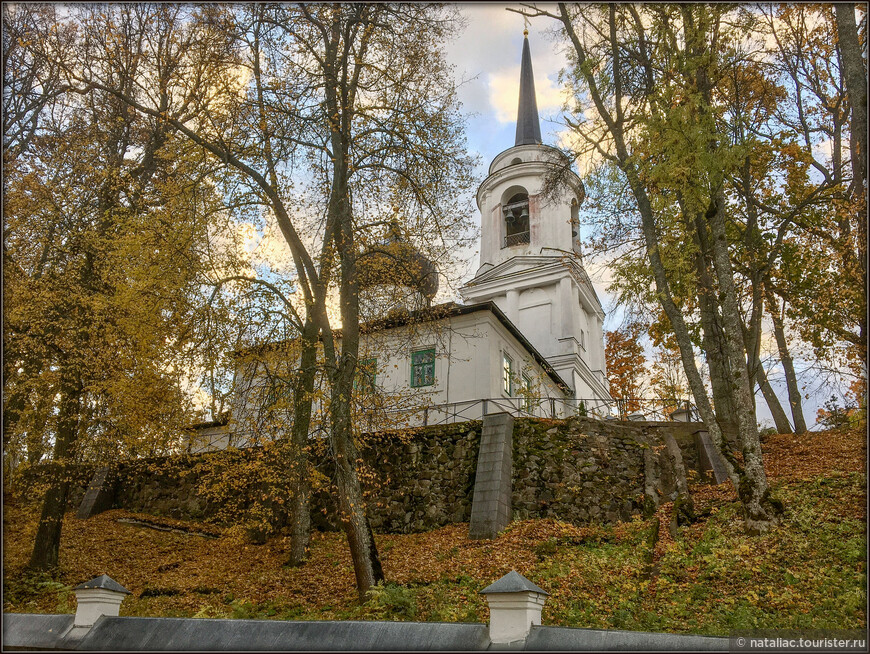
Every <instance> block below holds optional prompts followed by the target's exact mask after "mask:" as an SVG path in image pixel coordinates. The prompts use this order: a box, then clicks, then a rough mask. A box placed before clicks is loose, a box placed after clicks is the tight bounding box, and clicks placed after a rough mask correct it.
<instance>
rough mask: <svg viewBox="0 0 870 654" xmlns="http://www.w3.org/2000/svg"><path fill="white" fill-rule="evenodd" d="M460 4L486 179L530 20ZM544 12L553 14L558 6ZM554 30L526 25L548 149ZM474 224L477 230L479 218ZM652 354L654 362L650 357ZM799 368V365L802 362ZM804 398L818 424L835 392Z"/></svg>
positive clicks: (603, 272) (556, 93)
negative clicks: (823, 407) (819, 411)
mask: <svg viewBox="0 0 870 654" xmlns="http://www.w3.org/2000/svg"><path fill="white" fill-rule="evenodd" d="M459 6H460V8H461V10H462V12H463V14H464V15H465V17H466V19H467V26H466V28H465V30H464V31H463V32H462V34H461V35H460V36H459V37H458V38H456V39H455V40H454V41H452V42H450V43H449V44H448V45H447V46H446V48H445V52H446V55H447V58H448V61H450V63H452V64H453V65H455V67H456V75H457V78H458V79H460V80H465V82H464V83H463V84H462V86H461V87H460V93H459V99H460V101H461V102H462V105H463V107H462V108H463V111H464V112H465V113H466V114H467V115H468V131H467V138H468V147H469V150H470V151H471V152H473V153H477V154H479V155H480V165H479V169H478V171H477V172H478V176H479V178H480V179H481V180H483V178H484V177H485V175H486V169H487V167H488V166H489V163H490V162H491V161H492V160H493V158H494V157H495V156H496V155H497V154H498V153H500V152H502V151H503V150H505V149H507V148H509V147H511V146H512V145H513V143H514V132H515V129H516V112H517V103H518V98H519V77H520V57H521V53H522V45H523V29H524V19H523V17H522V16H520V15H519V14H516V13H513V12H510V11H507V10H506V7H512V8H519V7H520V5H519V4H508V5H506V4H500V3H461V4H460V5H459ZM538 6H539V7H540V8H544V9H551V10H553V11H555V6H552V7H551V6H549V5H546V4H539V5H538ZM553 24H554V21H553V20H552V19H549V18H546V17H541V18H536V19H532V20H530V21H529V27H528V29H529V46H530V49H531V54H532V67H533V70H534V76H535V91H536V95H537V103H538V113H539V116H540V120H541V134H542V139H543V142H544V143H545V144H550V145H556V144H558V143H559V142H560V132H561V131H562V130H563V129H564V127H563V123H562V122H561V120H560V116H561V109H562V103H563V95H562V93H561V91H560V88H559V83H558V75H559V70H560V69H561V68H562V67H563V66H564V65H565V58H564V55H562V54H560V52H559V46H558V45H557V44H556V43H554V41H553V39H552V37H550V36H549V35H548V34H547V30H548V28H552V26H553ZM475 220H476V224H477V225H478V226H479V225H480V215H479V214H477V215H476V216H475ZM582 233H583V231H582V226H581V234H582ZM469 263H470V265H469V273H468V277H469V278H470V277H471V276H472V275H473V274H474V271H475V270H476V269H477V267H478V265H479V262H478V261H477V259H476V258H474V260H472V261H470V262H469ZM586 267H587V272H588V273H589V276H590V278H591V279H592V283H593V286H594V287H595V291H596V293H597V294H598V297H599V299H600V300H601V304H602V306H603V308H604V310H605V312H606V313H607V319H606V320H605V325H604V326H605V329H615V328H617V327H619V326H620V322H621V320H622V312H621V310H620V308H619V307H618V306H617V305H616V303H615V301H614V298H613V296H612V295H611V294H610V293H608V292H607V283H608V271H607V267H606V265H604V263H603V262H594V261H593V262H590V261H588V260H587V261H586ZM647 356H648V358H650V359H651V356H652V353H651V351H649V352H648V353H647ZM796 363H797V364H798V365H799V361H798V362H796ZM770 381H771V384H772V385H773V387H774V389H775V390H776V391H777V395H778V396H779V397H780V400H781V402H782V403H783V406H784V407H787V406H788V402H787V399H786V398H787V395H786V389H785V384H784V381H782V380H781V379H779V378H778V376H777V375H776V373H775V372H774V374H771V376H770ZM806 393H807V394H808V395H809V396H810V397H809V399H806V400H805V403H804V414H805V418H806V419H807V422H808V424H812V423H813V422H814V420H815V414H816V409H817V408H818V407H819V406H821V405H822V403H823V402H824V401H825V400H826V399H828V398H829V397H830V396H831V394H832V393H831V389H829V388H828V387H826V386H824V385H823V384H822V385H819V384H818V383H817V384H816V385H815V387H813V386H812V385H808V387H807V389H806ZM757 407H758V410H757V413H758V420H759V422H760V423H761V424H762V425H771V426H772V424H773V421H772V419H771V418H770V413H769V410H768V408H767V404H766V403H765V402H764V400H763V398H762V397H761V395H760V393H759V394H758V397H757ZM786 411H788V409H787V408H786Z"/></svg>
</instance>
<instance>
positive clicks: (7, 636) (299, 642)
mask: <svg viewBox="0 0 870 654" xmlns="http://www.w3.org/2000/svg"><path fill="white" fill-rule="evenodd" d="M532 586H534V584H532ZM534 587H535V588H537V587H536V586H534ZM72 625H73V616H72V615H38V614H32V613H31V614H28V613H4V614H3V648H4V649H13V648H14V649H37V650H52V649H53V650H78V651H81V650H103V651H172V650H180V651H243V650H247V651H251V650H258V651H318V650H319V651H323V650H345V651H348V650H350V651H354V650H356V651H360V650H375V651H389V650H399V651H401V650H411V651H414V650H417V651H419V650H436V651H437V650H451V651H484V650H514V651H519V650H526V651H544V650H550V651H554V650H555V651H565V650H571V651H596V650H602V651H606V650H610V651H613V650H633V651H644V650H646V651H668V650H670V651H680V650H682V651H727V650H728V646H729V640H728V638H718V637H712V636H694V635H684V634H667V633H649V632H637V631H616V630H605V629H575V628H570V627H542V626H538V625H534V626H532V629H531V633H530V634H529V636H528V638H527V639H526V640H525V641H524V642H523V641H518V642H514V643H510V644H497V643H491V642H490V640H489V630H488V629H487V626H486V625H484V624H474V623H452V622H363V621H348V622H301V621H299V622H297V621H292V620H291V621H284V620H210V619H193V618H133V617H108V616H103V617H101V618H99V619H98V620H97V622H96V623H95V624H94V626H93V627H91V628H90V629H87V628H83V627H78V628H75V627H73V626H72ZM82 632H84V633H82Z"/></svg>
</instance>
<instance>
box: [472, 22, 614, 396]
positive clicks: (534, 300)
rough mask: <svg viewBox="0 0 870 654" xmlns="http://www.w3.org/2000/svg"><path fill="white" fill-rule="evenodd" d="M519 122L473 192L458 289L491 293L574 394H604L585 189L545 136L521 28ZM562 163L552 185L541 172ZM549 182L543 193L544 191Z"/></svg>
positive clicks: (480, 296) (478, 295)
mask: <svg viewBox="0 0 870 654" xmlns="http://www.w3.org/2000/svg"><path fill="white" fill-rule="evenodd" d="M524 35H525V38H524V39H523V52H522V64H521V67H520V94H519V96H520V97H519V106H518V109H517V130H516V139H515V143H514V145H513V147H511V148H508V149H507V150H505V151H504V152H502V153H500V154H498V155H497V156H496V157H495V159H494V160H493V161H492V163H491V164H490V167H489V176H488V177H487V178H486V179H485V180H484V181H483V183H482V184H481V185H480V188H479V189H478V191H477V206H478V208H479V210H480V216H481V244H480V267H479V268H478V270H477V274H476V275H475V277H474V278H473V279H472V280H471V281H469V282H468V283H467V284H466V285H465V286H464V287H463V288H461V289H460V291H459V292H460V293H461V294H462V296H463V297H464V298H465V299H466V300H467V301H468V302H484V301H487V300H491V301H493V302H495V304H496V305H498V307H499V308H500V309H501V310H502V311H504V313H505V314H506V315H507V317H508V318H509V319H510V320H511V322H513V323H514V324H515V325H516V326H517V327H518V328H519V330H520V331H521V332H522V333H523V334H524V335H525V336H526V338H528V340H529V341H530V342H531V343H532V345H534V346H535V348H536V349H537V350H538V351H539V352H540V353H541V354H542V355H543V356H544V357H545V358H546V359H547V361H548V362H549V363H550V365H552V366H553V368H554V369H555V370H556V372H558V373H559V375H560V376H561V377H562V379H564V380H565V381H566V382H568V384H570V385H571V387H572V388H573V390H574V397H576V398H580V399H594V398H598V399H602V400H606V399H610V394H609V393H608V387H607V379H606V376H605V372H604V339H603V331H602V325H603V322H604V311H603V310H602V308H601V303H600V302H599V300H598V297H597V295H596V293H595V290H594V289H593V288H592V283H591V281H590V280H589V276H588V275H587V274H586V271H585V270H584V268H583V264H582V257H581V254H582V252H581V247H580V245H581V244H580V228H579V207H580V203H581V202H583V199H584V197H585V191H584V189H583V184H582V182H581V181H580V178H579V177H578V176H577V175H576V174H575V173H574V172H573V170H571V161H570V160H569V159H568V158H567V157H566V156H565V155H564V154H563V153H562V152H560V151H559V150H557V149H556V148H553V147H550V146H548V145H543V143H542V141H541V125H540V121H539V119H538V105H537V100H536V98H535V79H534V75H533V72H532V56H531V51H530V48H529V39H528V32H527V31H526V32H524ZM554 170H561V171H562V172H563V174H562V175H560V180H561V181H560V182H559V183H558V185H557V187H556V188H555V190H549V189H545V180H546V179H547V177H548V174H549V176H550V177H552V176H553V171H554ZM545 191H546V192H545Z"/></svg>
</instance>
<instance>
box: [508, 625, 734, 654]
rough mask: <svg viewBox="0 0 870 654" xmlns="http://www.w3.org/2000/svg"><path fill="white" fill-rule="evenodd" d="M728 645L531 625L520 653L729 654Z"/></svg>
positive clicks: (706, 638)
mask: <svg viewBox="0 0 870 654" xmlns="http://www.w3.org/2000/svg"><path fill="white" fill-rule="evenodd" d="M729 643H730V641H729V639H728V638H722V637H720V636H695V635H691V634H665V633H651V632H648V631H619V630H616V629H578V628H574V627H541V626H539V625H533V626H532V630H531V632H530V633H529V636H528V638H526V642H525V647H524V649H526V650H528V651H541V650H544V651H554V650H555V651H559V650H563V651H564V650H570V651H575V652H614V651H617V652H627V651H634V652H644V651H646V652H649V651H653V652H656V651H659V652H661V651H665V652H680V651H682V652H727V651H730V645H729Z"/></svg>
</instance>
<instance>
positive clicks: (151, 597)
mask: <svg viewBox="0 0 870 654" xmlns="http://www.w3.org/2000/svg"><path fill="white" fill-rule="evenodd" d="M864 458H865V445H864V438H863V432H859V431H854V430H853V431H847V432H826V433H820V434H810V435H807V436H804V437H800V438H796V437H792V436H783V435H781V436H773V437H771V438H770V439H769V440H768V441H767V443H766V444H765V459H766V464H767V469H768V472H769V475H770V477H771V481H772V485H773V488H774V492H775V494H776V495H777V496H778V497H780V498H781V499H782V500H783V501H784V502H785V504H786V507H787V514H786V517H785V520H784V522H783V524H782V525H781V526H779V527H777V528H776V529H775V530H773V531H772V532H771V533H769V534H767V535H764V536H761V537H754V538H750V537H747V536H745V535H744V534H743V533H742V531H741V527H740V521H739V518H738V515H737V513H738V512H737V509H738V504H737V503H736V502H735V496H734V493H733V490H732V489H731V486H730V484H726V485H722V486H720V487H715V488H713V487H702V488H698V489H696V503H697V505H698V508H700V509H702V510H703V509H705V508H709V509H710V515H709V517H707V518H705V519H703V520H702V521H701V522H699V523H697V524H695V525H692V526H689V527H685V528H681V529H680V530H679V534H678V537H677V539H676V540H674V539H673V538H672V537H671V536H670V534H669V533H668V530H667V528H662V529H661V530H660V532H659V537H658V540H656V541H653V538H652V537H653V536H654V530H653V519H650V520H636V521H634V522H631V523H625V524H621V525H617V526H615V527H611V528H604V527H589V528H578V527H574V526H572V525H568V524H565V523H559V522H555V521H552V520H527V521H522V522H515V523H513V524H512V525H511V526H510V527H509V528H508V529H507V530H506V532H505V533H504V534H502V535H501V536H500V537H499V538H498V539H497V540H494V541H471V540H468V539H467V538H466V534H467V528H468V527H467V525H462V524H460V525H453V526H449V527H445V528H443V529H438V530H436V531H433V532H429V533H425V534H412V535H387V534H384V535H379V536H378V537H377V544H378V548H379V550H380V553H381V558H382V562H383V566H384V570H385V573H386V575H387V578H388V579H389V581H390V583H389V584H388V585H387V586H386V587H385V588H384V589H382V590H380V591H379V592H378V593H377V594H376V595H375V596H374V597H373V598H372V599H371V600H370V601H369V602H368V603H367V604H365V605H359V604H358V603H357V602H356V594H355V591H354V587H353V572H352V569H351V565H350V556H349V553H348V551H347V546H346V544H345V542H344V538H343V536H342V535H341V534H336V533H316V534H315V535H314V538H313V542H312V556H311V561H310V562H309V563H308V564H307V565H306V566H304V567H302V568H297V569H288V568H284V567H282V562H283V560H284V558H285V555H284V552H285V548H286V545H287V544H286V542H285V541H284V540H283V539H282V538H281V537H277V538H273V539H270V540H269V541H268V542H267V543H266V544H265V545H260V546H257V545H251V544H249V543H246V542H244V540H243V539H242V538H240V537H239V536H237V535H236V534H237V532H239V530H229V531H227V532H226V533H225V534H224V535H223V536H222V537H221V538H219V539H217V540H213V539H206V538H202V537H199V536H195V535H190V534H182V533H175V532H163V531H155V530H152V529H146V528H143V527H140V526H135V525H130V524H124V523H119V522H117V520H118V518H121V517H135V516H134V514H130V513H128V512H126V511H120V510H116V511H109V512H106V513H104V514H101V515H99V516H96V517H94V518H92V519H90V520H88V521H79V520H76V519H75V517H74V515H73V514H72V513H70V514H68V515H67V518H66V521H65V523H64V532H63V533H64V536H63V543H62V546H61V566H62V567H61V569H60V570H59V571H58V573H57V574H56V575H54V577H53V578H48V577H45V576H42V577H32V576H27V575H26V574H24V572H23V567H24V564H25V562H26V560H27V556H28V555H29V548H30V547H31V544H32V538H33V535H34V533H35V530H36V518H37V514H36V511H35V509H34V507H27V506H22V505H19V504H17V503H15V502H14V501H10V500H7V502H6V504H5V507H4V508H5V513H4V523H3V528H4V561H3V562H4V590H5V595H4V607H3V609H4V611H12V612H39V613H57V612H72V611H73V610H74V608H75V599H74V595H73V594H72V592H71V588H72V586H74V585H75V584H77V583H79V582H81V581H84V580H87V579H90V578H91V577H94V576H97V575H99V574H102V573H107V574H109V575H110V576H112V577H113V578H114V579H116V580H117V581H119V582H120V583H122V584H123V585H124V586H126V587H127V588H129V589H130V590H131V591H133V596H132V597H129V598H127V599H126V600H125V602H124V604H123V606H122V609H121V613H122V615H152V616H154V615H162V616H198V617H245V618H279V619H321V620H322V619H327V620H329V619H388V620H411V619H413V620H441V621H474V622H485V621H486V620H487V619H488V611H487V608H486V603H485V601H484V600H483V599H482V598H481V597H480V596H479V595H478V591H479V590H480V589H482V588H483V587H484V586H486V585H487V584H489V583H491V582H492V581H494V580H495V579H497V578H498V577H500V576H501V575H502V574H505V573H506V572H508V571H509V570H511V569H516V570H517V571H519V572H521V573H522V574H524V575H526V576H527V577H529V578H530V579H531V580H532V581H534V582H535V583H537V584H539V585H540V586H541V587H543V588H544V589H546V590H547V591H548V592H550V594H551V597H550V598H549V600H548V602H547V604H546V605H545V607H544V611H543V621H544V624H553V625H566V626H575V627H605V628H621V629H647V630H653V631H671V632H694V633H706V634H727V633H728V632H729V631H731V630H734V629H738V628H743V629H746V628H863V627H865V625H866V615H865V612H864V606H865V597H866V567H865V552H866V535H865V517H866V516H865V489H866V474H865V472H866V471H865V469H864ZM668 509H669V506H667V505H666V506H665V507H663V508H662V510H660V511H659V514H658V517H659V518H660V519H662V523H661V524H663V525H666V524H667V519H668V517H669V515H668ZM140 517H146V516H140ZM150 519H151V520H154V518H153V517H151V518H150ZM161 522H163V523H166V524H185V523H180V522H178V521H171V520H161ZM186 524H188V525H189V526H196V525H195V524H194V523H186Z"/></svg>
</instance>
